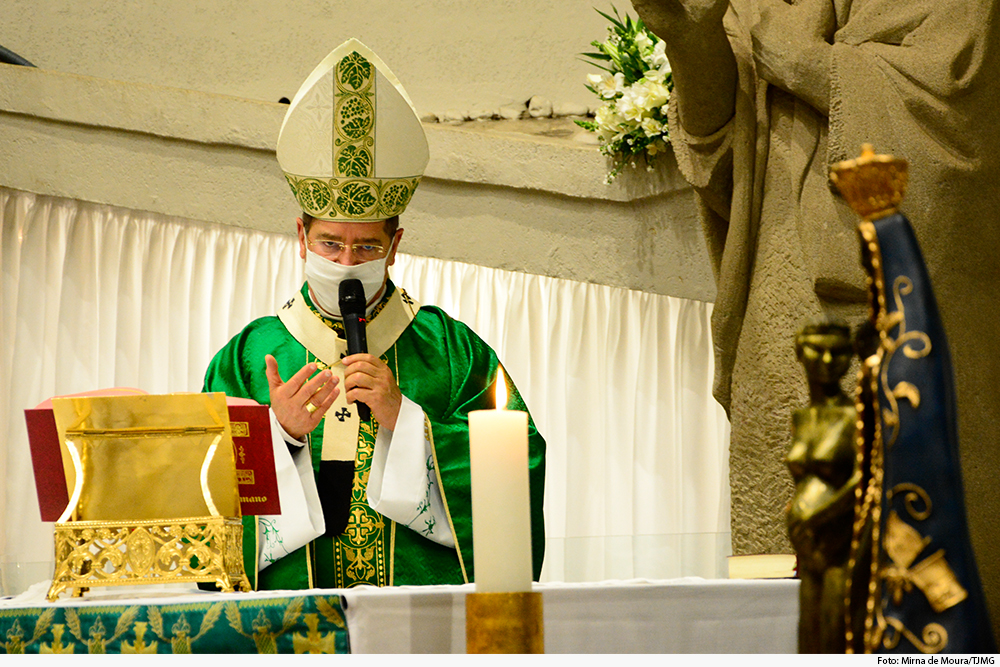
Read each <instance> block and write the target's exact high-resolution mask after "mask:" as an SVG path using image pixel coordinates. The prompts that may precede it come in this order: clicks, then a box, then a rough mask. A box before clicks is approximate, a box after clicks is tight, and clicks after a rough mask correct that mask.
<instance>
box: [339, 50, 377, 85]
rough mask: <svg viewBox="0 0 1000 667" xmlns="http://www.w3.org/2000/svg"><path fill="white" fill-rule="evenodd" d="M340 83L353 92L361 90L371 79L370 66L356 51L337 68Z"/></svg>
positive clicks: (345, 57)
mask: <svg viewBox="0 0 1000 667" xmlns="http://www.w3.org/2000/svg"><path fill="white" fill-rule="evenodd" d="M337 69H338V74H339V75H340V81H341V83H343V84H344V85H347V86H350V87H351V88H353V89H354V90H361V89H362V88H363V87H364V86H365V83H366V81H367V80H368V79H369V78H370V77H371V72H372V65H371V63H370V62H368V61H367V60H365V58H364V56H362V55H361V54H360V53H358V52H357V51H352V52H351V53H350V54H348V55H347V56H344V59H343V60H341V61H340V65H339V67H338V68H337Z"/></svg>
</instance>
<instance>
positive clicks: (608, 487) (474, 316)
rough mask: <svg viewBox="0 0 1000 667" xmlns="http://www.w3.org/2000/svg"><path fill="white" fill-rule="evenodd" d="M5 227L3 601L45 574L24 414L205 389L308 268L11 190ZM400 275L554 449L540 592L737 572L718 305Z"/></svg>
mask: <svg viewBox="0 0 1000 667" xmlns="http://www.w3.org/2000/svg"><path fill="white" fill-rule="evenodd" d="M0 216H2V236H0V271H2V275H3V284H2V290H0V312H2V313H3V316H2V322H0V335H2V343H0V383H2V384H0V386H2V387H4V391H3V392H2V393H0V437H2V438H3V444H2V445H0V475H2V476H3V478H4V480H5V484H4V492H3V494H2V496H0V576H2V577H3V581H0V584H2V588H0V594H2V593H3V592H8V593H9V592H11V590H12V589H15V588H23V587H24V586H26V585H27V584H30V583H33V582H34V581H37V580H40V579H43V578H46V577H48V576H51V570H50V569H48V570H46V568H48V567H50V566H49V565H48V564H49V563H50V562H51V559H52V553H51V550H52V542H51V529H50V527H49V526H48V525H47V524H42V523H41V521H40V519H39V514H38V509H37V501H36V497H35V490H34V483H33V479H32V471H31V460H30V454H29V451H28V444H27V433H26V430H25V425H24V414H23V410H24V409H25V408H28V407H34V406H35V405H37V404H38V403H40V402H42V401H43V400H45V399H47V398H49V397H51V396H55V395H60V394H68V393H75V392H80V391H87V390H91V389H97V388H104V387H112V386H131V387H138V388H141V389H143V390H145V391H148V392H151V393H166V392H177V391H198V390H199V389H200V388H201V381H202V373H203V371H204V368H205V366H206V365H207V363H208V361H209V359H210V358H211V356H212V355H213V354H214V353H215V351H216V350H217V349H218V348H219V347H221V346H222V345H223V344H224V343H225V342H226V341H227V340H228V339H229V338H230V337H231V336H233V335H234V334H235V333H237V332H238V331H239V330H240V329H241V328H242V326H243V325H244V324H245V323H247V322H249V321H250V320H251V319H253V318H255V317H260V316H262V315H267V314H272V313H274V311H275V309H276V308H277V307H278V306H279V305H280V304H281V303H283V302H284V301H285V300H286V299H287V298H288V297H289V296H291V295H292V294H293V293H294V292H295V291H296V290H297V288H298V287H299V285H300V284H301V280H302V267H301V260H300V259H299V258H298V253H297V244H296V241H295V238H294V236H290V235H279V234H267V233H263V232H257V231H252V230H247V229H241V228H235V227H229V226H224V225H214V224H208V223H201V222H195V221H191V220H184V219H179V218H171V217H167V216H162V215H156V214H151V213H146V212H137V211H130V210H125V209H120V208H114V207H110V206H103V205H97V204H92V203H88V202H81V201H75V200H67V199H60V198H55V197H47V196H40V195H34V194H30V193H26V192H21V191H16V190H10V189H2V188H0ZM404 249H405V246H404ZM391 274H392V276H393V280H394V281H395V282H396V283H397V284H398V285H400V286H402V287H404V288H405V289H406V290H407V291H408V292H409V293H410V294H411V295H413V296H414V297H415V298H416V299H417V300H419V301H420V302H422V303H424V304H434V305H438V306H440V307H442V308H443V309H444V310H445V311H446V312H448V313H449V314H451V315H452V316H454V317H456V318H458V319H460V320H463V321H464V322H466V323H467V324H469V325H470V326H471V327H472V328H473V329H474V330H475V331H476V332H477V333H479V335H480V336H481V337H482V338H483V339H484V340H486V341H487V342H488V343H489V344H490V345H491V346H493V348H494V349H495V350H496V351H497V353H498V355H499V356H500V358H501V360H502V361H503V363H504V366H505V368H506V369H507V371H508V372H509V374H510V376H511V377H512V378H513V380H514V382H515V383H516V384H517V386H518V388H519V389H520V390H521V393H522V394H523V395H524V398H525V400H526V402H527V404H528V405H529V407H530V409H531V411H532V415H533V417H534V419H535V421H536V424H537V426H538V428H539V430H540V431H541V432H542V434H543V435H544V436H545V438H546V441H547V443H548V470H547V477H546V500H545V516H546V531H547V535H548V544H547V552H546V565H545V570H544V572H543V579H544V580H549V581H552V580H555V581H559V580H565V581H595V580H602V579H608V578H633V577H648V578H664V577H670V576H681V575H700V576H718V575H722V574H724V557H725V555H727V554H728V553H729V485H728V422H727V420H726V418H725V414H724V413H723V412H722V410H721V408H719V407H718V405H717V404H716V403H715V402H714V400H713V399H712V397H711V385H712V376H713V366H712V350H711V343H710V337H709V328H708V327H709V319H710V316H711V304H707V303H702V302H697V301H689V300H685V299H678V298H673V297H666V296H660V295H654V294H648V293H642V292H635V291H629V290H624V289H618V288H612V287H607V286H601V285H592V284H585V283H579V282H574V281H568V280H559V279H554V278H547V277H542V276H535V275H529V274H523V273H516V272H510V271H501V270H498V269H489V268H484V267H479V266H473V265H469V264H463V263H459V262H450V261H444V260H438V259H429V258H422V257H415V256H409V255H398V256H397V261H396V265H395V266H394V267H393V268H392V269H391ZM39 573H40V574H39ZM19 580H23V581H19ZM4 589H6V590H4Z"/></svg>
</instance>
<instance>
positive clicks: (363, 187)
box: [337, 182, 378, 216]
mask: <svg viewBox="0 0 1000 667" xmlns="http://www.w3.org/2000/svg"><path fill="white" fill-rule="evenodd" d="M376 201H378V199H377V198H376V197H375V195H374V193H373V192H372V186H371V185H369V184H368V183H360V182H353V183H348V184H347V185H345V186H344V187H342V188H341V189H340V195H339V196H338V197H337V206H338V207H339V208H340V210H342V211H343V212H344V213H347V214H348V215H351V216H361V215H364V213H365V212H366V211H368V210H369V209H370V208H371V207H372V206H374V205H375V202H376Z"/></svg>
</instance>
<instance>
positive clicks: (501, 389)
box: [496, 366, 507, 410]
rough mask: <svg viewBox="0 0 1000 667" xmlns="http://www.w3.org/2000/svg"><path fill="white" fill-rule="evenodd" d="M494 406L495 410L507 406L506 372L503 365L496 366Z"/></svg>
mask: <svg viewBox="0 0 1000 667" xmlns="http://www.w3.org/2000/svg"><path fill="white" fill-rule="evenodd" d="M496 406H497V410H503V409H504V408H506V407H507V374H506V373H504V370H503V366H497V386H496Z"/></svg>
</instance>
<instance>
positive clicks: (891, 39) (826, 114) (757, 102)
mask: <svg viewBox="0 0 1000 667" xmlns="http://www.w3.org/2000/svg"><path fill="white" fill-rule="evenodd" d="M632 4H633V5H634V7H635V9H636V10H637V11H638V13H639V15H640V16H641V18H642V19H643V21H644V22H645V23H646V25H647V26H648V27H649V29H650V30H651V31H652V32H653V33H654V34H656V35H657V36H659V37H660V38H662V39H663V40H664V43H665V46H666V50H665V53H666V55H667V57H668V58H669V60H670V63H671V66H672V69H673V79H674V83H675V89H674V93H673V95H672V98H671V100H670V107H669V113H668V118H669V124H670V136H671V143H672V145H673V151H674V155H675V157H676V159H677V165H678V167H679V169H680V171H681V173H682V174H683V175H684V177H685V178H686V179H687V180H688V181H689V182H690V183H691V184H692V185H693V186H694V188H695V192H696V194H697V197H696V199H697V205H698V207H699V212H700V214H701V219H702V224H703V226H704V231H705V236H706V240H707V244H708V249H709V257H710V259H711V261H712V262H713V268H714V270H715V275H716V282H717V288H718V294H717V297H716V302H715V309H714V314H713V342H714V346H715V354H716V365H715V368H716V386H715V395H716V398H717V399H718V400H719V402H720V403H721V404H722V405H723V406H724V407H725V408H726V409H727V411H728V412H729V416H730V420H731V423H732V442H731V447H730V470H731V473H730V482H731V488H732V528H733V530H732V535H733V552H734V553H736V554H742V553H761V552H783V551H787V550H788V546H787V545H788V541H787V539H788V538H787V534H786V532H785V530H784V527H783V526H782V522H781V516H782V514H783V512H782V509H783V505H784V499H785V498H787V497H788V496H789V493H790V489H789V480H788V476H787V473H786V472H785V469H784V465H783V463H782V460H783V457H784V454H785V452H787V451H788V447H789V444H790V443H789V434H788V428H787V419H788V414H789V411H790V410H791V409H792V408H793V407H794V406H796V405H801V404H803V402H804V401H805V398H806V394H807V387H806V385H805V383H804V382H802V381H801V379H799V378H801V375H800V374H799V373H797V372H796V371H795V366H796V360H795V355H794V351H793V349H792V346H791V345H789V344H788V343H789V341H790V340H793V339H794V336H795V334H796V333H797V331H798V328H799V326H800V325H801V323H802V322H806V321H810V320H812V319H814V318H817V317H820V316H824V315H825V316H829V317H837V318H840V319H843V320H845V321H846V322H848V324H850V325H852V326H854V325H856V324H858V323H860V322H861V321H862V320H863V319H864V318H865V316H866V311H867V304H866V293H865V289H864V275H863V272H862V270H861V264H860V261H859V251H858V241H857V236H856V224H857V217H856V216H855V215H854V214H853V212H851V210H850V209H849V208H848V207H847V206H846V204H844V203H843V202H842V201H840V200H839V199H838V198H836V197H834V195H833V194H832V193H831V191H830V186H829V179H828V170H829V165H831V164H833V163H835V162H839V161H841V160H845V159H848V158H850V157H854V156H855V155H856V154H857V152H858V150H859V149H860V147H861V145H862V144H863V143H872V144H874V145H875V146H877V147H878V150H879V151H880V152H884V153H891V154H893V155H896V156H899V157H902V158H905V159H906V160H907V161H908V162H909V164H910V165H911V169H910V189H909V192H910V193H911V194H910V195H909V196H908V198H907V205H906V210H907V211H909V212H910V219H911V221H912V222H913V224H914V227H915V228H916V233H917V236H918V237H919V240H920V245H921V248H922V250H923V254H924V259H925V261H926V264H927V266H928V268H929V271H930V273H931V278H932V279H933V281H934V285H935V290H936V292H937V295H938V301H939V304H940V308H941V313H942V318H943V320H944V325H945V328H946V329H947V330H948V332H949V336H950V338H951V341H952V350H953V357H954V367H955V375H956V385H957V389H958V407H959V413H960V420H959V429H960V431H961V434H960V435H961V441H962V443H963V447H964V446H966V443H967V444H968V448H967V449H966V450H965V451H966V452H967V453H968V454H967V456H965V457H963V459H964V460H965V461H966V463H965V480H966V484H967V487H966V489H967V493H968V495H969V496H970V497H971V496H976V497H977V498H979V499H980V500H979V502H978V504H977V505H976V508H975V510H974V514H973V515H972V516H970V522H971V526H972V532H973V542H974V545H975V548H976V549H977V551H978V552H979V560H980V562H981V563H983V564H984V566H983V578H984V581H985V584H986V590H987V596H988V597H989V598H990V599H991V601H993V602H994V606H995V611H994V614H993V616H994V618H1000V528H998V527H997V526H996V525H994V524H995V522H993V521H992V519H991V517H993V516H996V515H998V514H1000V494H996V493H994V492H993V484H994V483H993V480H994V479H996V478H997V477H998V476H1000V458H997V457H995V456H993V455H992V454H991V449H990V448H991V447H992V443H993V442H995V428H996V427H995V425H996V424H997V423H1000V392H997V391H996V388H995V378H997V377H1000V351H998V350H997V349H996V348H997V346H998V345H1000V317H997V315H996V308H995V306H994V305H993V304H995V302H996V300H997V297H998V295H1000V294H998V293H1000V287H998V286H1000V262H996V261H995V260H994V258H993V257H992V254H993V253H994V252H995V248H998V247H1000V225H998V224H996V220H995V218H996V211H997V210H1000V188H997V187H995V184H996V183H998V182H1000V132H997V129H996V128H998V127H1000V50H998V49H996V48H994V45H995V44H998V43H1000V34H998V32H1000V19H998V18H997V16H996V14H997V9H998V6H1000V0H972V1H971V2H969V1H968V0H939V1H937V2H922V1H921V0H795V3H794V4H787V3H786V2H784V0H632Z"/></svg>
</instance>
